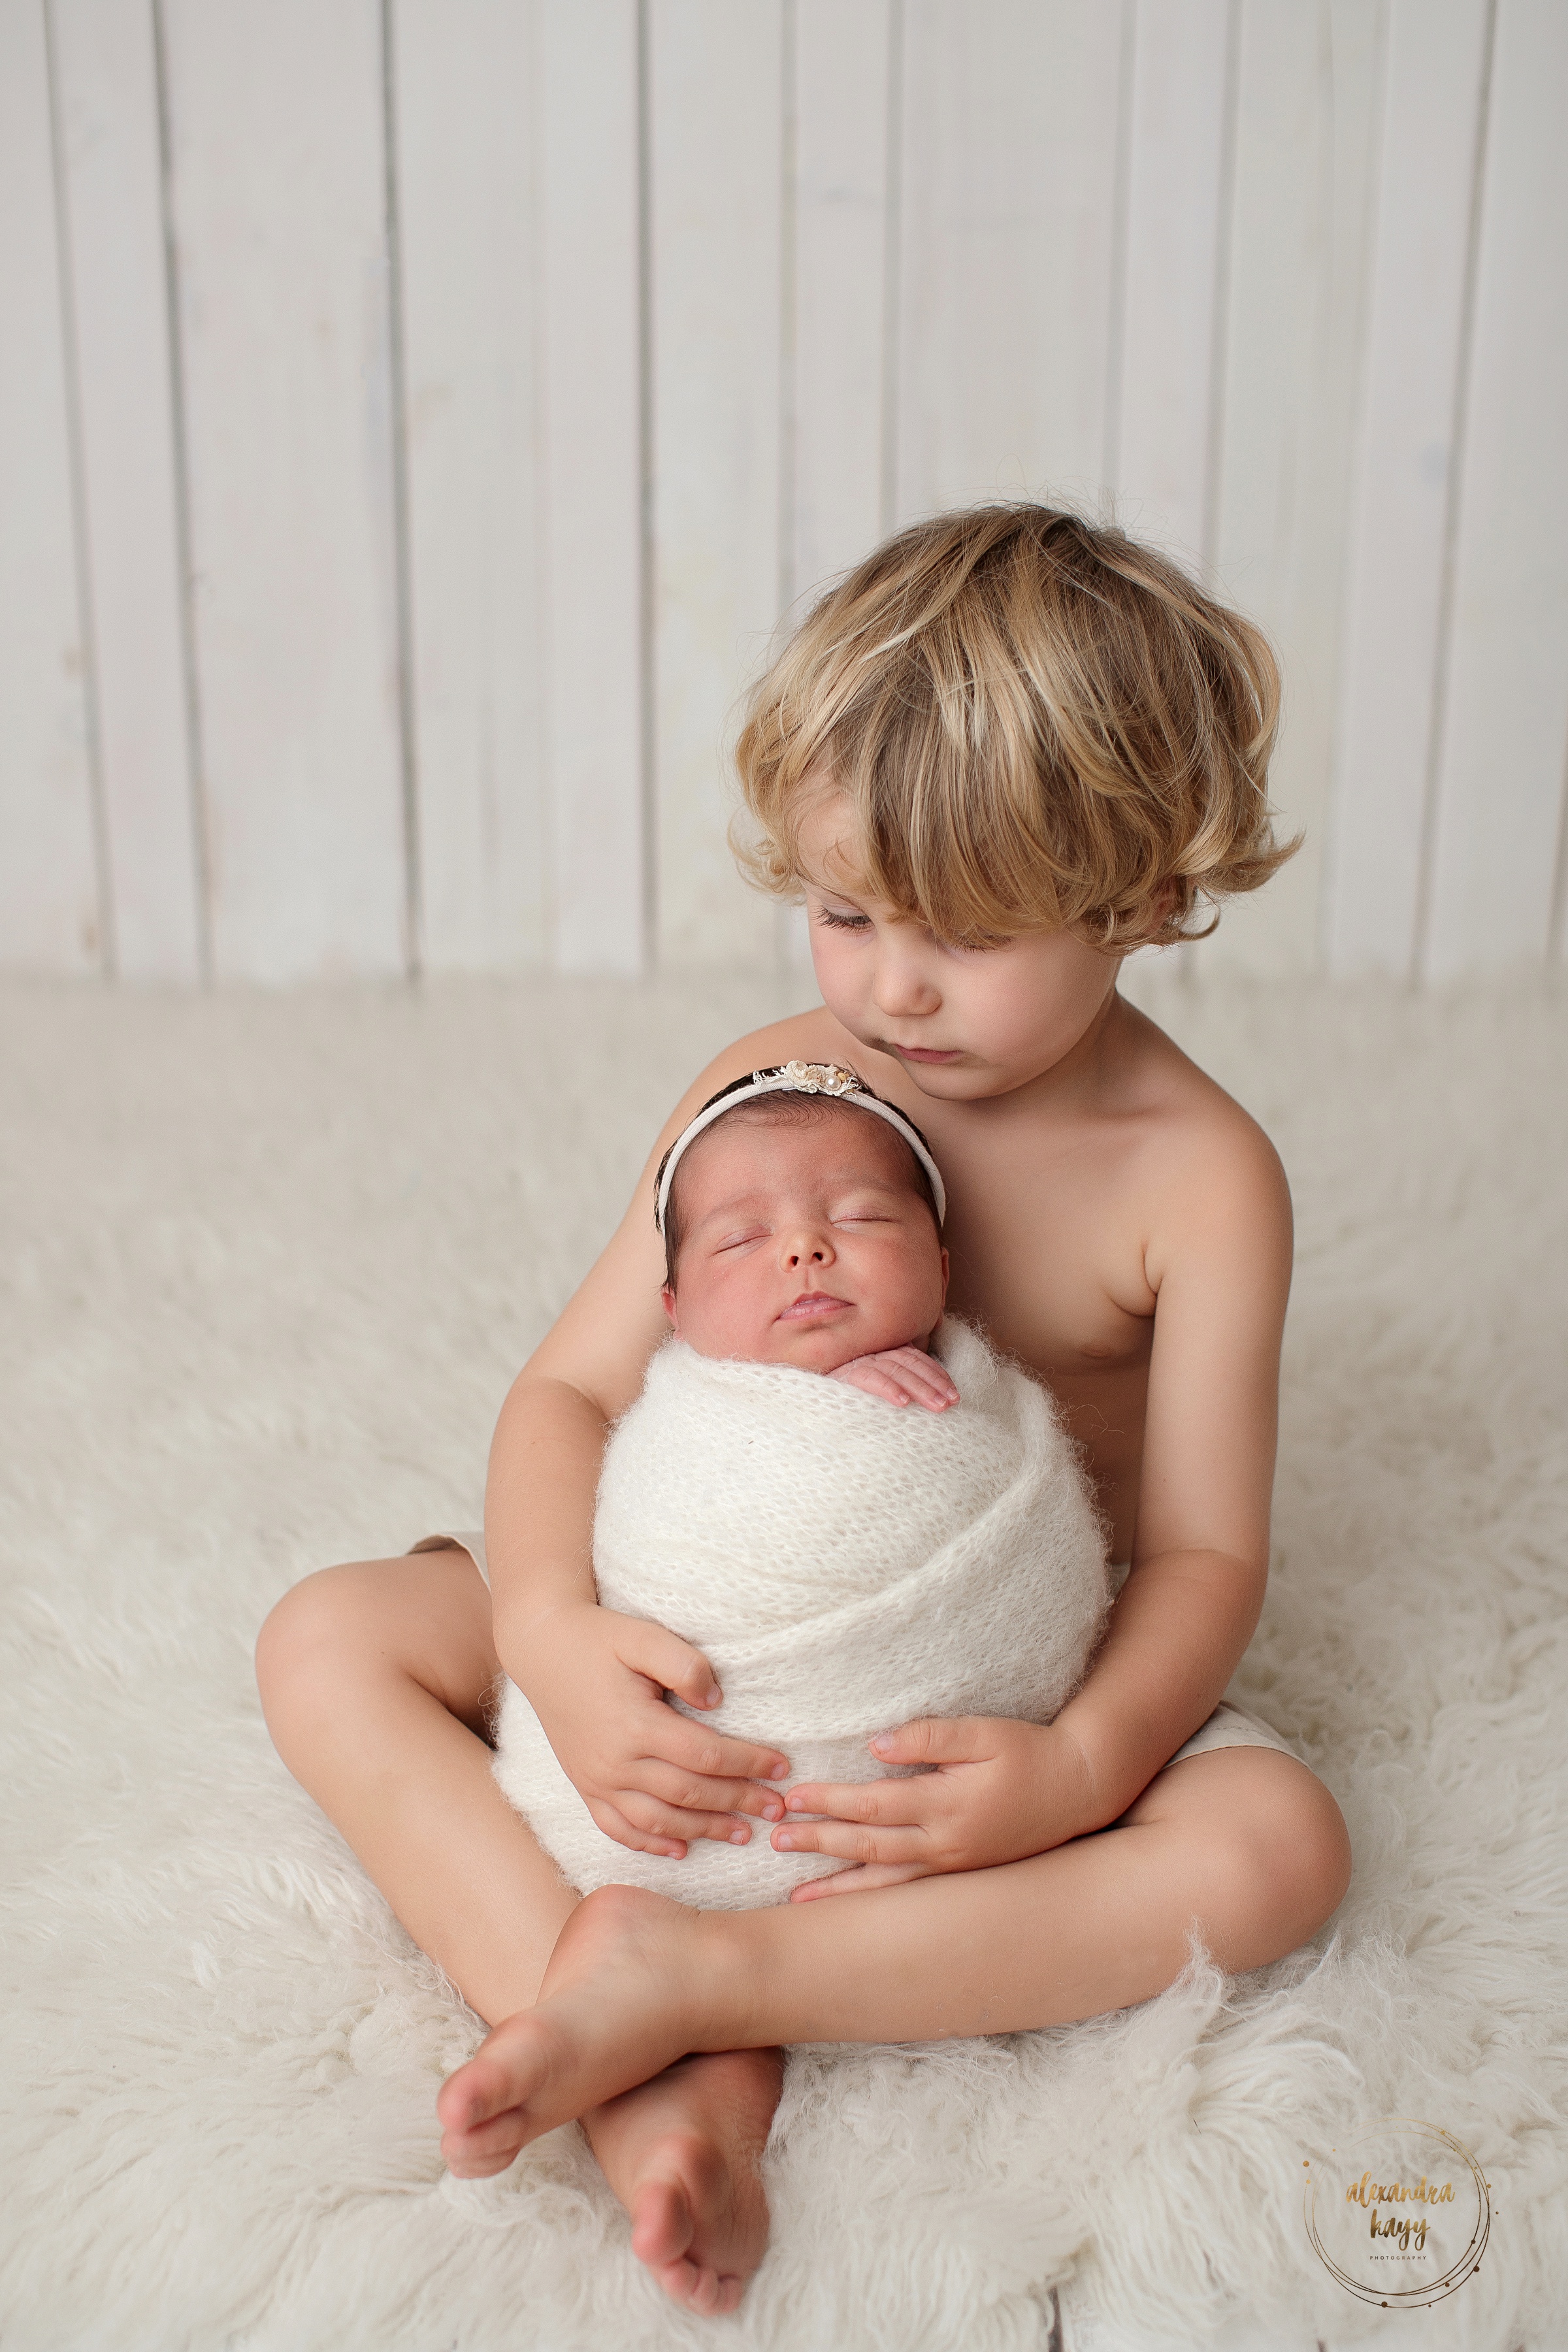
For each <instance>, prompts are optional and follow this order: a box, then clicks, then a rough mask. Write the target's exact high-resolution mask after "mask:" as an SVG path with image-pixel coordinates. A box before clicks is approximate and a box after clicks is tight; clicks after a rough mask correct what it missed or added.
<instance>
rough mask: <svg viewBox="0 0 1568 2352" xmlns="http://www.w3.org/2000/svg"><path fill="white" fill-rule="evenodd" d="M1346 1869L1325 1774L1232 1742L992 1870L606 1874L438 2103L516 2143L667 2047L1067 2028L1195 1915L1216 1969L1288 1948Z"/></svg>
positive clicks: (1152, 1960)
mask: <svg viewBox="0 0 1568 2352" xmlns="http://www.w3.org/2000/svg"><path fill="white" fill-rule="evenodd" d="M1349 1877H1350V1849H1349V1843H1348V1841H1347V1839H1346V1837H1345V1832H1344V1823H1343V1822H1342V1820H1341V1818H1340V1813H1339V1808H1338V1807H1337V1806H1336V1805H1335V1803H1334V1801H1333V1799H1332V1798H1331V1796H1330V1794H1329V1792H1328V1790H1326V1789H1325V1788H1324V1787H1323V1786H1322V1783H1321V1781H1320V1780H1317V1779H1316V1778H1315V1777H1314V1775H1313V1774H1312V1773H1311V1772H1310V1771H1309V1770H1308V1769H1307V1767H1306V1766H1305V1765H1304V1764H1300V1763H1298V1762H1297V1761H1296V1760H1295V1759H1294V1758H1292V1757H1289V1756H1284V1755H1281V1754H1279V1753H1278V1752H1277V1751H1273V1750H1268V1749H1264V1748H1226V1749H1224V1750H1221V1751H1218V1752H1215V1753H1211V1754H1208V1755H1200V1756H1194V1757H1190V1758H1187V1759H1184V1761H1183V1762H1181V1763H1178V1764H1171V1765H1168V1766H1167V1767H1166V1768H1165V1769H1164V1770H1163V1772H1160V1773H1158V1774H1156V1776H1155V1778H1154V1779H1153V1780H1152V1781H1151V1782H1150V1784H1149V1787H1148V1788H1147V1789H1146V1790H1144V1792H1143V1794H1142V1797H1140V1798H1139V1800H1138V1801H1137V1802H1136V1803H1135V1804H1134V1805H1132V1806H1131V1808H1130V1809H1129V1811H1127V1813H1126V1814H1125V1815H1124V1816H1123V1817H1122V1820H1121V1822H1119V1823H1118V1824H1116V1825H1115V1826H1114V1827H1112V1828H1110V1829H1106V1830H1100V1831H1099V1832H1096V1833H1094V1834H1093V1835H1091V1836H1088V1837H1081V1838H1076V1839H1074V1840H1073V1841H1072V1843H1070V1844H1068V1845H1062V1846H1058V1847H1056V1848H1054V1849H1053V1851H1052V1852H1050V1853H1043V1854H1037V1855H1035V1856H1034V1857H1033V1858H1032V1859H1031V1860H1028V1861H1026V1862H1015V1863H1009V1864H1007V1865H1006V1866H1005V1868H1002V1869H994V1870H974V1871H968V1872H963V1873H955V1874H952V1875H950V1876H946V1877H935V1878H921V1879H915V1880H911V1881H910V1883H908V1884H907V1885H902V1886H893V1887H887V1888H883V1889H881V1890H879V1891H874V1892H872V1891H868V1892H866V1893H862V1894H855V1895H845V1896H842V1897H840V1898H837V1899H836V1900H835V1901H833V1902H830V1903H788V1904H780V1905H778V1906H775V1907H773V1909H770V1910H763V1911H742V1912H700V1911H692V1910H689V1909H687V1908H685V1907H684V1906H681V1905H679V1904H676V1903H671V1902H668V1901H667V1900H666V1899H665V1898H664V1897H663V1896H662V1895H647V1894H644V1893H642V1892H641V1891H639V1890H638V1889H637V1888H633V1887H625V1886H620V1887H605V1888H603V1889H601V1890H600V1892H599V1893H598V1894H596V1895H590V1896H589V1897H588V1899H587V1901H586V1902H585V1903H584V1904H583V1905H582V1906H580V1907H579V1909H578V1910H577V1911H576V1912H575V1913H574V1916H573V1918H572V1920H571V1921H570V1923H569V1924H568V1926H567V1927H565V1928H564V1930H563V1934H562V1937H561V1940H560V1942H559V1943H558V1944H557V1946H556V1948H555V1951H554V1953H553V1954H552V1958H551V1962H550V1966H549V1968H548V1969H547V1970H546V1972H545V1978H544V1985H543V1990H542V1998H541V2000H540V2002H539V2004H538V2006H537V2007H535V2008H533V2009H532V2010H530V2011H527V2012H526V2013H525V2014H523V2015H521V2016H519V2017H515V2018H512V2019H510V2020H509V2021H508V2022H507V2023H506V2024H505V2025H503V2026H501V2027H500V2028H499V2029H498V2030H497V2032H494V2033H492V2034H491V2036H490V2038H489V2041H488V2042H486V2043H485V2045H484V2047H483V2049H482V2050H481V2051H480V2052H479V2054H478V2055H477V2056H476V2057H475V2058H473V2059H472V2060H470V2062H469V2063H468V2065H467V2066H464V2067H462V2068H460V2069H459V2070H458V2073H457V2074H454V2075H453V2076H452V2078H451V2080H450V2081H449V2082H448V2083H447V2084H446V2085H445V2087H444V2089H443V2091H442V2093H441V2098H440V2101H439V2105H438V2111H439V2113H440V2115H441V2116H442V2119H443V2121H444V2122H445V2123H446V2125H447V2130H448V2134H449V2136H451V2137H458V2136H459V2135H461V2134H463V2133H465V2132H468V2131H470V2130H471V2131H478V2132H479V2133H481V2134H483V2135H485V2137H486V2142H487V2145H492V2146H496V2147H501V2146H505V2145H507V2144H509V2143H510V2145H511V2146H514V2147H515V2146H521V2144H522V2143H523V2142H525V2141H527V2140H528V2139H531V2138H532V2137H534V2136H535V2135H536V2134H537V2133H539V2132H542V2131H547V2130H548V2129H549V2128H550V2127H551V2126H552V2124H553V2123H555V2122H557V2121H558V2120H559V2119H560V2117H561V2116H563V2115H574V2114H575V2113H576V2112H577V2109H578V2106H579V2105H582V2104H583V2103H584V2102H585V2101H586V2100H588V2099H591V2098H603V2097H605V2095H607V2094H609V2093H611V2092H613V2091H617V2090H619V2089H621V2088H622V2087H623V2086H624V2085H625V2084H627V2083H631V2082H636V2081H637V2080H639V2079H640V2076H641V2074H643V2073H647V2072H651V2071H652V2070H653V2069H654V2068H655V2067H658V2066H662V2065H664V2064H666V2063H668V2060H669V2058H670V2057H671V2056H673V2055H674V2054H675V2053H677V2052H679V2051H684V2050H702V2049H715V2048H723V2049H734V2048H742V2047H745V2046H746V2045H748V2044H750V2043H753V2042H758V2043H760V2042H917V2041H919V2042H923V2041H927V2040H931V2039H934V2038H937V2037H939V2036H945V2035H949V2034H973V2033H1009V2032H1018V2031H1021V2030H1024V2029H1026V2028H1030V2027H1037V2026H1046V2025H1059V2024H1065V2023H1067V2022H1068V2021H1070V2020H1072V2019H1075V2018H1081V2017H1091V2016H1096V2015H1099V2014H1100V2013H1101V2012H1102V2011H1107V2010H1112V2009H1121V2008H1123V2007H1126V2006H1128V2005H1130V2004H1131V2003H1132V2002H1135V2001H1141V2000H1148V1999H1149V1997H1150V1996H1151V1995H1152V1994H1153V1993H1156V1992H1160V1991H1162V1990H1163V1989H1164V1987H1165V1986H1166V1985H1168V1984H1169V1983H1171V1981H1172V1980H1173V1978H1174V1977H1176V1976H1177V1975H1178V1974H1179V1972H1180V1970H1181V1969H1182V1967H1183V1964H1184V1961H1185V1959H1186V1956H1187V1939H1188V1934H1189V1931H1190V1930H1191V1929H1192V1928H1193V1927H1196V1928H1197V1929H1198V1931H1199V1933H1200V1934H1201V1936H1202V1937H1203V1940H1204V1942H1205V1945H1206V1946H1207V1948H1208V1949H1209V1950H1210V1951H1211V1952H1212V1953H1213V1955H1214V1957H1215V1959H1216V1960H1217V1961H1218V1962H1219V1964H1220V1966H1221V1967H1222V1968H1225V1969H1232V1970H1235V1969H1253V1968H1258V1967H1261V1966H1262V1965H1263V1964H1264V1963H1265V1962H1266V1961H1268V1960H1271V1959H1277V1958H1280V1957H1281V1956H1282V1955H1283V1954H1284V1953H1286V1952H1289V1951H1293V1950H1294V1949H1295V1948H1296V1947H1297V1946H1298V1945H1299V1944H1301V1943H1303V1942H1305V1940H1306V1938H1307V1937H1309V1936H1310V1935H1313V1934H1315V1932H1316V1931H1317V1929H1318V1928H1319V1927H1321V1925H1322V1923H1323V1921H1324V1920H1325V1919H1326V1918H1327V1917H1328V1916H1329V1915H1330V1913H1331V1911H1332V1910H1333V1909H1334V1908H1335V1906H1337V1904H1338V1903H1339V1901H1340V1899H1341V1897H1342V1895H1343V1894H1344V1890H1345V1887H1346V1885H1348V1883H1349Z"/></svg>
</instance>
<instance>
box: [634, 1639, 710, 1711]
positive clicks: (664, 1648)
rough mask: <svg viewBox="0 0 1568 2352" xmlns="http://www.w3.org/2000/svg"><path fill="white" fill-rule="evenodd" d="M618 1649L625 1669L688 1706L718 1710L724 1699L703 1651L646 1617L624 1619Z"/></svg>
mask: <svg viewBox="0 0 1568 2352" xmlns="http://www.w3.org/2000/svg"><path fill="white" fill-rule="evenodd" d="M616 1653H617V1654H618V1656H619V1658H620V1661H621V1664H623V1665H626V1666H630V1667H631V1669H632V1671H633V1673H634V1674H638V1675H647V1678H648V1680H649V1682H653V1683H657V1684H658V1686H659V1688H660V1690H667V1691H673V1692H674V1693H675V1696H676V1697H677V1698H683V1699H684V1700H685V1701H686V1704H687V1706H701V1707H712V1706H718V1705H719V1703H720V1701H721V1698H722V1696H723V1693H722V1692H721V1690H720V1688H719V1677H718V1676H717V1675H716V1674H715V1673H714V1672H713V1669H712V1667H711V1666H710V1664H709V1663H708V1661H707V1659H706V1658H705V1657H704V1656H703V1654H702V1653H701V1651H700V1650H694V1649H693V1648H692V1646H691V1644H690V1643H689V1642H683V1641H682V1640H681V1639H680V1636H679V1633H669V1632H668V1631H667V1629H666V1628H665V1627H664V1626H663V1625H655V1624H654V1623H652V1622H650V1620H649V1619H647V1618H646V1617H626V1618H623V1619H622V1621H621V1630H620V1633H619V1637H618V1639H617V1641H616Z"/></svg>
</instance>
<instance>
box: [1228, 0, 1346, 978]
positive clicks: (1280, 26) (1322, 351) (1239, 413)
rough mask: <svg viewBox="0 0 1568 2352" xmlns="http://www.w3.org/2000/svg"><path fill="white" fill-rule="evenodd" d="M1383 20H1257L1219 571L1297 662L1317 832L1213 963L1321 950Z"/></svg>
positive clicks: (1305, 781)
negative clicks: (1325, 845) (1326, 828)
mask: <svg viewBox="0 0 1568 2352" xmlns="http://www.w3.org/2000/svg"><path fill="white" fill-rule="evenodd" d="M1383 23H1384V0H1319V5H1316V6H1314V7H1310V8H1309V7H1303V6H1300V5H1298V0H1244V6H1243V12H1242V20H1241V52H1240V60H1239V81H1238V91H1237V106H1238V110H1237V147H1236V179H1235V189H1234V195H1233V210H1232V219H1231V224H1230V282H1229V290H1228V316H1227V320H1226V353H1227V357H1226V372H1225V380H1224V383H1223V388H1222V394H1221V396H1222V398H1223V402H1224V409H1223V415H1224V435H1223V440H1222V445H1221V449H1220V458H1219V462H1220V479H1219V484H1218V497H1217V501H1216V506H1217V517H1218V529H1217V537H1216V546H1215V570H1216V572H1217V574H1218V579H1219V583H1220V585H1221V588H1222V590H1223V592H1224V593H1227V594H1229V595H1230V596H1232V597H1233V598H1234V599H1235V601H1236V602H1237V604H1240V605H1242V606H1243V607H1244V608H1245V609H1247V611H1249V612H1250V613H1251V614H1253V615H1254V616H1255V617H1256V618H1257V619H1258V620H1259V621H1261V623H1262V624H1263V625H1264V627H1265V628H1266V629H1267V630H1268V632H1269V634H1270V635H1271V636H1272V637H1273V639H1274V642H1275V644H1276V646H1277V647H1278V649H1279V653H1280V655H1281V656H1282V658H1283V665H1284V672H1285V726H1284V731H1283V735H1282V738H1281V741H1280V747H1279V753H1278V755H1277V757H1276V760H1275V764H1274V772H1273V775H1272V778H1271V780H1270V782H1271V791H1272V794H1273V797H1274V800H1275V802H1276V803H1277V805H1278V806H1279V809H1280V811H1281V814H1282V827H1281V829H1282V830H1283V831H1284V832H1286V833H1290V832H1295V831H1297V830H1301V831H1303V832H1304V834H1305V841H1304V845H1303V846H1302V848H1301V849H1300V852H1299V853H1298V855H1297V856H1295V857H1294V858H1293V859H1292V860H1291V861H1290V863H1289V865H1288V866H1285V868H1284V869H1283V871H1282V872H1281V873H1280V874H1279V877H1277V879H1276V880H1275V881H1273V882H1272V883H1270V885H1269V886H1268V888H1267V889H1266V890H1264V891H1261V892H1260V893H1258V896H1257V897H1256V898H1243V899H1239V900H1237V901H1235V902H1234V903H1233V904H1232V905H1231V906H1230V907H1229V908H1227V909H1226V916H1225V920H1224V922H1223V924H1222V925H1221V928H1220V930H1219V933H1218V936H1217V937H1216V939H1215V943H1214V945H1213V947H1212V948H1210V949H1208V950H1205V955H1206V956H1207V957H1209V958H1211V959H1213V960H1214V961H1216V962H1219V963H1229V964H1233V965H1239V966H1241V967H1243V968H1245V969H1247V970H1252V971H1303V970H1307V969H1310V967H1311V966H1312V965H1313V964H1314V963H1315V962H1316V961H1318V958H1319V954H1320V939H1321V919H1322V908H1321V882H1322V860H1323V833H1324V823H1325V817H1326V813H1327V807H1328V798H1329V786H1330V775H1331V761H1332V747H1333V730H1334V720H1335V713H1336V707H1337V701H1338V673H1339V662H1340V656H1341V650H1342V638H1341V631H1340V596H1341V583H1342V578H1343V571H1344V556H1345V541H1346V533H1347V530H1348V526H1349V515H1350V478H1351V452H1352V443H1353V419H1354V412H1355V397H1356V390H1357V383H1358V378H1359V366H1360V353H1361V349H1362V341H1363V331H1364V318H1365V290H1364V289H1365V274H1366V253H1367V249H1368V247H1369V244H1370V239H1369V236H1368V222H1369V213H1370V207H1371V205H1372V201H1373V187H1374V179H1373V172H1374V163H1375V156H1376V133H1377V120H1378V115H1377V98H1378V92H1379V88H1380V74H1381V60H1382V42H1383Z"/></svg>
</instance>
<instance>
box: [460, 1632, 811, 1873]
mask: <svg viewBox="0 0 1568 2352" xmlns="http://www.w3.org/2000/svg"><path fill="white" fill-rule="evenodd" d="M519 1646H520V1645H519V1644H518V1643H509V1644H508V1649H509V1655H508V1657H507V1660H506V1662H505V1663H506V1666H507V1671H508V1673H509V1674H510V1675H511V1677H512V1679H513V1681H514V1682H515V1683H516V1684H517V1685H518V1687H519V1689H520V1690H521V1691H522V1692H523V1693H524V1694H525V1695H526V1696H527V1698H528V1700H529V1703H530V1705H531V1706H532V1708H533V1711H534V1713H535V1714H536V1715H537V1716H538V1717H539V1720H540V1723H541V1725H542V1727H543V1730H544V1736H545V1738H547V1739H548V1740H549V1742H550V1745H551V1746H552V1748H553V1749H554V1750H555V1753H556V1756H557V1758H558V1759H560V1763H561V1769H562V1770H563V1772H564V1773H565V1775H566V1777H567V1779H568V1780H570V1781H571V1782H572V1785H573V1787H574V1789H575V1790H577V1793H578V1795H579V1796H580V1797H581V1798H582V1800H583V1801H584V1804H585V1805H586V1806H587V1808H588V1811H589V1812H590V1813H592V1815H593V1817H594V1819H595V1822H596V1823H597V1824H598V1826H599V1828H600V1829H601V1830H603V1831H604V1832H605V1836H606V1837H612V1838H614V1839H616V1842H617V1843H618V1844H621V1845H626V1846H630V1847H631V1848H632V1849H633V1851H634V1852H635V1853H663V1854H670V1855H672V1856H674V1857H675V1858H676V1859H677V1860H679V1859H681V1858H682V1857H684V1855H685V1853H686V1847H687V1842H688V1840H689V1839H691V1838H716V1839H718V1840H720V1841H721V1842H723V1843H730V1844H734V1845H744V1844H746V1843H748V1842H749V1840H750V1838H751V1834H752V1832H751V1827H750V1824H749V1823H748V1822H746V1821H745V1820H744V1819H743V1818H742V1817H743V1816H744V1815H746V1814H748V1813H750V1814H753V1815H758V1816H760V1817H761V1818H762V1819H763V1821H768V1822H776V1821H778V1820H779V1819H781V1817H782V1815H783V1813H784V1799H783V1795H782V1793H781V1791H780V1790H779V1789H778V1788H777V1787H776V1786H775V1785H773V1784H774V1783H776V1782H777V1781H779V1780H787V1779H788V1777H789V1762H788V1759H787V1758H785V1757H784V1756H782V1755H781V1754H780V1753H779V1751H778V1749H777V1748H754V1747H752V1744H751V1742H750V1741H749V1740H743V1739H729V1738H723V1737H722V1736H721V1734H720V1733H719V1732H718V1731H716V1730H715V1729H714V1728H713V1727H712V1726H711V1725H710V1724H705V1723H693V1722H692V1721H691V1719H690V1717H689V1716H684V1715H681V1714H679V1713H678V1712H677V1710H676V1709H675V1708H674V1707H672V1706H667V1705H666V1704H665V1699H664V1694H665V1692H666V1691H667V1690H668V1691H673V1692H674V1694H675V1695H676V1696H677V1697H678V1698H682V1699H684V1700H685V1701H686V1703H687V1705H688V1706H697V1707H702V1706H718V1704H719V1701H720V1696H721V1694H720V1691H719V1686H718V1684H717V1683H716V1682H715V1680H714V1677H713V1669H712V1668H711V1666H710V1664H709V1663H708V1661H707V1659H706V1658H705V1657H704V1656H703V1655H702V1653H701V1651H700V1650H694V1649H693V1648H692V1646H691V1644H690V1643H689V1642H683V1641H681V1640H680V1639H679V1636H678V1635H677V1634H674V1633H668V1631H667V1630H666V1628H665V1627H664V1626H662V1625H655V1624H651V1623H650V1622H648V1621H647V1619H646V1618H642V1617H623V1616H621V1615H620V1614H619V1612H617V1611H616V1610H614V1609H602V1608H600V1607H599V1605H598V1604H597V1602H596V1601H576V1602H572V1603H569V1604H567V1605H565V1606H563V1607H562V1608H559V1609H552V1610H547V1611H546V1612H544V1614H543V1615H542V1617H538V1618H535V1619H534V1620H533V1621H532V1622H531V1624H530V1626H529V1628H528V1630H527V1632H526V1633H525V1634H524V1635H523V1637H522V1643H521V1650H522V1654H521V1656H518V1655H516V1654H515V1653H516V1652H517V1650H518V1648H519ZM520 1666H521V1668H522V1669H523V1671H522V1673H519V1671H518V1669H519V1667H520Z"/></svg>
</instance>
